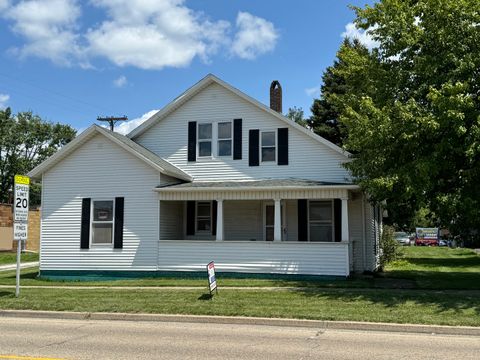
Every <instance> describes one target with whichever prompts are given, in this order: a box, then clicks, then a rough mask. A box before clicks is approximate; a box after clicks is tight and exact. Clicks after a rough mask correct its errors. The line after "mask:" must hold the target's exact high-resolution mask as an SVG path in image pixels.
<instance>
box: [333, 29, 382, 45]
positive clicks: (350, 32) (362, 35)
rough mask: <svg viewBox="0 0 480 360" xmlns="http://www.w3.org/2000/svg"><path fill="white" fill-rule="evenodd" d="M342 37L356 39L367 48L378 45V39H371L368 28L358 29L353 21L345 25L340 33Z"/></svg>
mask: <svg viewBox="0 0 480 360" xmlns="http://www.w3.org/2000/svg"><path fill="white" fill-rule="evenodd" d="M342 37H344V38H350V39H358V40H359V41H360V42H361V43H362V44H363V45H365V46H366V47H367V48H368V49H373V48H375V47H378V46H380V43H379V42H378V41H375V40H373V38H372V36H371V35H370V34H369V31H368V30H363V29H359V28H357V26H356V25H355V24H354V23H348V24H347V25H345V31H344V32H343V33H342Z"/></svg>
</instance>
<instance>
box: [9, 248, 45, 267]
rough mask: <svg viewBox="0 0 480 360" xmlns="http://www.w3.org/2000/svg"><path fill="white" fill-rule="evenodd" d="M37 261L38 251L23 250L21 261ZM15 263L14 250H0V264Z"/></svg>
mask: <svg viewBox="0 0 480 360" xmlns="http://www.w3.org/2000/svg"><path fill="white" fill-rule="evenodd" d="M29 261H38V253H34V252H24V253H22V256H21V262H29ZM16 263H17V253H16V252H15V251H5V252H3V251H2V252H0V265H9V264H16Z"/></svg>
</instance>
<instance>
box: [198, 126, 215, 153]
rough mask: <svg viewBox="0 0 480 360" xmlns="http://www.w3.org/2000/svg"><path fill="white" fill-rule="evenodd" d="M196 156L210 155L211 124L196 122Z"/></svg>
mask: <svg viewBox="0 0 480 360" xmlns="http://www.w3.org/2000/svg"><path fill="white" fill-rule="evenodd" d="M198 156H199V157H202V156H212V124H198Z"/></svg>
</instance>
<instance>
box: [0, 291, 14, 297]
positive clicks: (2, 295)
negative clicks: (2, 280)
mask: <svg viewBox="0 0 480 360" xmlns="http://www.w3.org/2000/svg"><path fill="white" fill-rule="evenodd" d="M13 295H14V293H13V292H12V291H0V297H6V296H13Z"/></svg>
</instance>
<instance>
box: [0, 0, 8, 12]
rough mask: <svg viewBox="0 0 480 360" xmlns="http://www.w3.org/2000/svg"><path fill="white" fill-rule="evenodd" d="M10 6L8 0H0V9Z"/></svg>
mask: <svg viewBox="0 0 480 360" xmlns="http://www.w3.org/2000/svg"><path fill="white" fill-rule="evenodd" d="M9 6H10V1H9V0H0V11H1V10H5V9H6V8H8V7H9Z"/></svg>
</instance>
